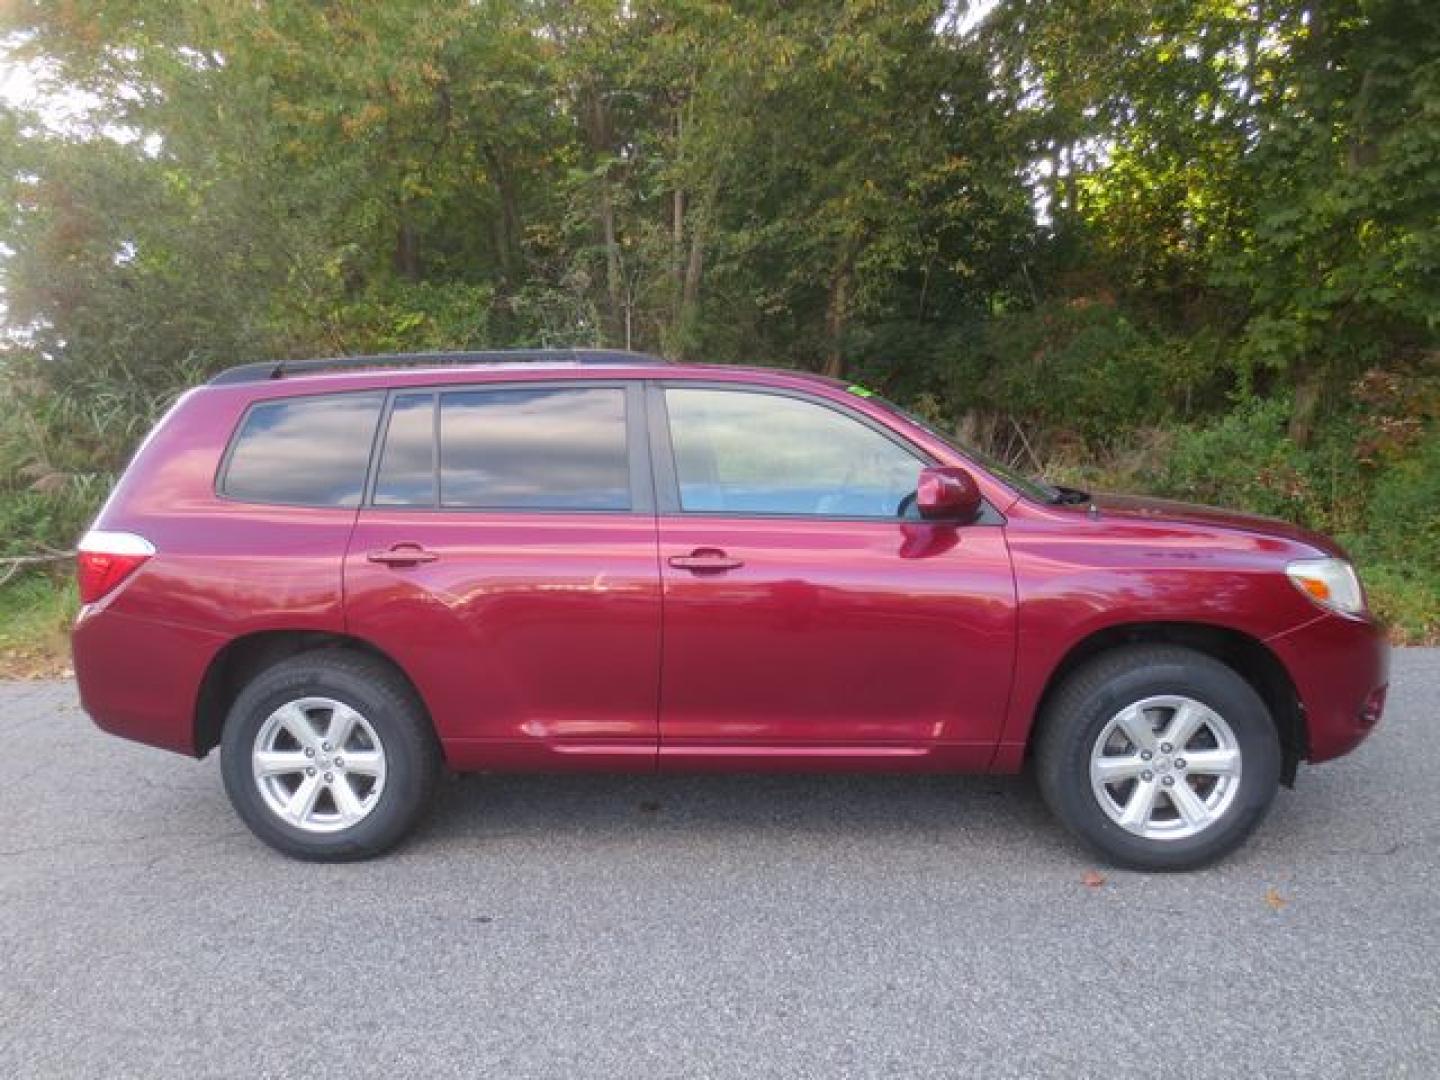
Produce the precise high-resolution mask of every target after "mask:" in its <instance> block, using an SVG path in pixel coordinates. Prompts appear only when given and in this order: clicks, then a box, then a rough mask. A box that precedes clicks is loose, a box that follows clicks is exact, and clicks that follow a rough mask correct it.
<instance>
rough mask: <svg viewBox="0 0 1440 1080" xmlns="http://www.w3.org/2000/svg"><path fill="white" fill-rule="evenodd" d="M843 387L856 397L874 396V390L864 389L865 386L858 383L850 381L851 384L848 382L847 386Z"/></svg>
mask: <svg viewBox="0 0 1440 1080" xmlns="http://www.w3.org/2000/svg"><path fill="white" fill-rule="evenodd" d="M845 389H846V390H848V391H850V393H852V394H854V395H855V396H856V397H874V396H875V391H874V390H866V389H865V387H863V386H861V385H860V384H859V383H851V384H850V385H849V386H847V387H846V388H845Z"/></svg>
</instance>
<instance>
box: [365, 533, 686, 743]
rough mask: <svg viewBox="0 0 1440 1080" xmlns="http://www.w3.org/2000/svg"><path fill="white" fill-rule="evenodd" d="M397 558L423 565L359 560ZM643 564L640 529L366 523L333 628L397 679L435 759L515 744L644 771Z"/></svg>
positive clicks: (646, 537) (653, 654)
mask: <svg viewBox="0 0 1440 1080" xmlns="http://www.w3.org/2000/svg"><path fill="white" fill-rule="evenodd" d="M404 543H413V544H417V545H420V546H421V547H423V548H424V549H426V550H427V551H428V552H430V553H432V554H433V555H435V556H436V559H435V561H434V562H431V563H427V564H422V565H416V566H400V567H391V566H383V565H377V564H375V563H372V562H369V561H368V559H367V555H368V553H370V552H372V551H383V550H385V549H388V548H390V547H392V546H393V545H395V544H404ZM655 552H656V541H655V519H654V517H653V516H652V515H649V514H643V515H631V514H624V513H617V514H563V513H556V514H524V513H472V512H466V511H456V512H448V511H436V512H429V513H417V512H415V511H412V510H392V509H366V510H363V511H362V512H361V514H360V518H359V521H358V522H357V524H356V526H355V532H354V536H353V538H352V540H351V543H350V550H349V554H348V555H347V557H346V562H345V587H346V596H347V603H346V608H347V619H346V629H347V632H348V633H350V634H351V635H353V636H355V637H358V638H360V639H361V640H364V641H368V642H371V643H373V644H374V645H375V646H376V647H378V648H379V649H380V650H381V651H382V652H384V653H385V654H386V655H387V656H389V657H391V658H392V659H393V660H394V661H395V662H396V663H398V664H399V665H400V666H401V668H402V669H404V670H405V671H406V673H407V674H409V676H410V678H411V680H412V681H413V682H414V683H415V685H416V686H417V687H418V688H419V689H420V693H421V696H422V697H423V698H424V700H425V703H426V705H427V707H428V708H429V710H430V714H431V718H432V719H433V720H434V722H435V727H436V731H437V732H438V733H439V735H440V738H441V740H442V741H443V742H445V743H446V744H449V743H451V742H452V741H455V740H465V741H466V742H467V743H469V744H483V743H485V742H498V743H515V744H519V745H525V744H530V745H533V746H534V752H535V753H536V754H537V755H538V756H539V758H541V759H544V758H546V757H548V756H550V755H551V754H562V753H564V752H565V747H564V745H556V744H574V743H578V742H593V743H597V744H600V745H602V746H603V745H611V746H614V745H615V744H617V743H618V744H629V745H631V746H632V749H631V750H626V749H625V748H624V747H623V746H622V747H620V748H619V751H620V752H624V753H626V754H629V753H632V752H633V753H641V754H643V753H645V752H648V753H649V755H650V756H651V757H652V758H653V756H654V752H655V746H656V741H657V722H656V708H657V706H656V698H657V693H658V689H659V686H658V672H659V668H660V586H659V580H658V571H657V569H656V564H655ZM466 749H467V750H468V751H469V752H471V753H473V752H478V751H480V750H482V749H483V745H470V746H468V747H467V748H466ZM502 749H503V748H502ZM571 749H572V751H573V750H574V747H573V746H572V747H571Z"/></svg>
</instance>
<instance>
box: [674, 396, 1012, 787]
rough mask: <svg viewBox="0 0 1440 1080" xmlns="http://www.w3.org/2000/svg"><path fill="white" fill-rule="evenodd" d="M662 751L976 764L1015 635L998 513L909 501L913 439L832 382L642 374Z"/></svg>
mask: <svg viewBox="0 0 1440 1080" xmlns="http://www.w3.org/2000/svg"><path fill="white" fill-rule="evenodd" d="M651 429H652V434H653V437H654V443H653V446H654V449H653V454H654V457H655V460H656V463H657V466H658V470H657V496H658V498H659V501H660V509H661V516H660V557H661V558H660V562H661V565H660V570H661V574H662V576H663V580H664V598H665V651H664V663H663V665H662V672H663V674H662V679H661V686H662V691H661V703H660V736H661V763H662V765H665V764H673V765H675V766H681V767H693V766H697V765H704V764H706V763H711V762H715V763H718V762H730V763H735V762H737V761H738V762H741V763H743V764H746V765H747V766H757V767H758V766H764V765H766V764H767V763H775V764H778V765H785V764H795V763H800V762H805V761H813V762H823V763H826V764H828V765H837V764H841V763H843V762H845V761H846V760H849V761H851V762H854V763H857V764H875V763H886V762H888V763H890V764H899V765H903V764H904V763H905V762H906V761H907V760H909V761H911V762H912V763H913V764H915V765H916V766H917V767H919V766H920V765H921V763H922V760H923V761H929V762H934V763H936V764H940V765H943V766H945V767H955V768H984V767H985V766H986V765H987V764H988V762H989V759H990V756H991V754H992V752H993V750H994V747H995V745H996V742H997V740H998V738H999V735H1000V731H1001V727H1002V724H1003V720H1004V714H1005V703H1006V699H1007V696H1008V693H1009V684H1010V674H1011V668H1012V664H1013V660H1014V648H1015V587H1014V580H1013V576H1012V574H1011V569H1010V558H1009V554H1008V551H1007V549H1006V546H1005V538H1004V530H1003V529H1002V527H1001V525H1002V520H1001V518H1000V517H999V515H998V514H996V513H995V512H994V511H993V510H988V509H987V512H986V514H985V515H984V516H983V517H982V518H981V520H980V521H978V522H977V523H975V524H969V525H961V526H956V525H954V524H945V523H928V522H925V521H921V520H918V519H915V518H914V516H913V512H911V513H909V514H907V513H906V506H907V504H908V503H909V501H910V500H909V496H910V495H911V493H912V492H913V491H914V490H915V486H916V480H917V478H918V475H919V471H920V469H921V468H922V466H924V465H926V464H929V463H931V461H930V459H929V458H928V457H927V456H926V455H925V454H924V453H923V452H922V451H921V450H919V449H918V448H916V447H914V446H912V445H910V444H909V443H907V442H906V441H905V440H903V439H901V438H900V437H898V436H897V435H895V434H894V433H891V432H889V431H888V430H887V429H885V428H883V427H882V426H880V425H879V424H878V423H877V422H875V421H872V420H871V419H870V418H868V417H865V416H864V415H863V414H860V413H858V412H854V411H851V410H849V409H847V408H846V407H845V406H843V405H842V404H840V403H837V402H835V401H833V400H831V399H827V398H820V397H817V396H814V395H807V394H802V393H796V392H790V391H780V390H770V389H766V388H761V387H749V386H742V385H736V384H733V383H732V384H725V385H703V384H697V383H687V382H679V381H676V382H674V383H671V384H669V385H666V386H663V387H662V386H657V387H656V388H655V389H654V390H652V392H651Z"/></svg>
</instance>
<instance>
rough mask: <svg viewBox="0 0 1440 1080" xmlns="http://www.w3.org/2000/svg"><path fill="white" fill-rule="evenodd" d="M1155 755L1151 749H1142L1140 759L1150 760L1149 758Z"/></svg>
mask: <svg viewBox="0 0 1440 1080" xmlns="http://www.w3.org/2000/svg"><path fill="white" fill-rule="evenodd" d="M1154 756H1155V755H1154V754H1152V753H1151V752H1150V751H1149V750H1141V751H1140V760H1141V761H1149V760H1150V759H1151V758H1153V757H1154Z"/></svg>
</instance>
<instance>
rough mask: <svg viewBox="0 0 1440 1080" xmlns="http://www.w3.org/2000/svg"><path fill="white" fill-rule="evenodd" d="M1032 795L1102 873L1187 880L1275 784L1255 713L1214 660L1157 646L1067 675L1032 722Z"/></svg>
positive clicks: (1243, 690)
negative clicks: (1111, 867)
mask: <svg viewBox="0 0 1440 1080" xmlns="http://www.w3.org/2000/svg"><path fill="white" fill-rule="evenodd" d="M1041 725H1042V726H1041V731H1040V736H1039V743H1038V746H1037V748H1036V766H1037V776H1038V779H1039V783H1040V790H1041V793H1042V794H1043V795H1044V797H1045V801H1046V802H1047V803H1048V804H1049V805H1050V808H1051V809H1052V810H1053V811H1054V812H1055V814H1056V816H1057V817H1058V818H1059V819H1060V820H1061V822H1063V823H1064V824H1065V826H1066V827H1067V828H1069V829H1070V831H1071V832H1073V833H1075V834H1076V835H1077V836H1078V837H1080V839H1082V840H1084V841H1085V842H1086V843H1088V844H1089V845H1090V846H1091V847H1093V848H1095V849H1096V850H1097V851H1098V852H1099V853H1100V854H1101V855H1103V856H1104V857H1105V858H1107V859H1108V860H1109V861H1111V862H1113V863H1115V864H1117V865H1120V866H1127V867H1132V868H1135V869H1142V870H1186V869H1190V868H1193V867H1197V866H1202V865H1204V864H1206V863H1209V862H1212V861H1214V860H1216V859H1218V858H1220V857H1222V856H1224V855H1226V854H1228V853H1229V852H1230V851H1232V850H1234V849H1235V848H1236V847H1238V846H1239V845H1240V843H1241V842H1243V841H1244V839H1245V838H1246V837H1247V836H1248V835H1249V834H1250V832H1251V831H1252V830H1253V829H1254V828H1255V826H1256V825H1258V824H1259V823H1260V821H1261V819H1262V818H1263V817H1264V815H1265V812H1266V810H1267V809H1268V808H1269V806H1270V802H1271V800H1272V799H1273V798H1274V796H1275V791H1276V788H1277V786H1278V784H1279V777H1280V742H1279V738H1278V735H1277V733H1276V729H1275V725H1274V722H1273V721H1272V720H1271V717H1270V714H1269V711H1268V710H1267V709H1266V707H1265V703H1264V702H1263V701H1262V700H1261V699H1260V697H1259V695H1258V694H1256V692H1255V690H1254V689H1253V688H1252V687H1251V686H1250V684H1249V683H1247V682H1246V681H1245V680H1244V679H1243V678H1241V677H1240V675H1239V674H1237V673H1236V672H1235V671H1234V670H1232V669H1231V668H1229V667H1227V666H1225V665H1224V664H1222V663H1220V662H1219V661H1218V660H1215V659H1214V658H1213V657H1209V656H1206V655H1204V654H1203V653H1198V652H1195V651H1193V650H1190V649H1185V648H1179V647H1176V646H1168V645H1137V646H1132V647H1129V648H1126V649H1120V650H1117V651H1115V652H1111V653H1107V654H1105V655H1103V656H1101V657H1099V658H1097V659H1096V660H1093V661H1091V662H1090V663H1089V664H1087V665H1086V666H1085V667H1083V668H1081V669H1080V670H1079V671H1077V672H1075V673H1074V674H1073V675H1071V676H1070V677H1069V678H1068V679H1067V680H1066V681H1065V683H1064V684H1063V685H1062V686H1061V687H1060V689H1059V690H1058V691H1057V692H1056V693H1055V695H1054V696H1053V698H1052V699H1051V701H1050V703H1049V704H1048V706H1047V707H1046V710H1045V714H1044V716H1043V717H1042V718H1041Z"/></svg>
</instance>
